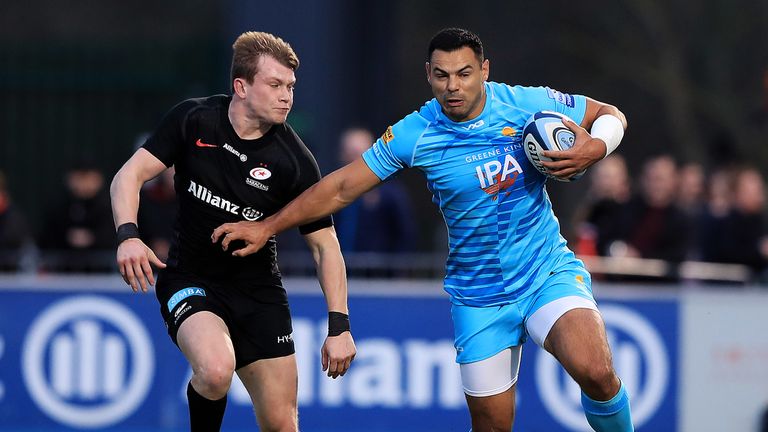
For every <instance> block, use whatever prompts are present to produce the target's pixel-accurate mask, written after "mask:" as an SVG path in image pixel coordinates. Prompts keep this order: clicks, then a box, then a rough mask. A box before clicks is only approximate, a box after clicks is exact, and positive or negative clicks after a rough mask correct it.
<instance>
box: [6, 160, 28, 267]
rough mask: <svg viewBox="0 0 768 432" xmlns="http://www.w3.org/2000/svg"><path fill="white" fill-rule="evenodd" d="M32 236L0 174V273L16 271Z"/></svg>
mask: <svg viewBox="0 0 768 432" xmlns="http://www.w3.org/2000/svg"><path fill="white" fill-rule="evenodd" d="M31 242H32V235H31V233H30V230H29V226H28V225H27V220H26V218H25V217H24V215H23V214H22V213H21V211H20V210H19V209H18V208H17V207H16V206H15V205H14V204H13V200H11V194H10V192H9V191H8V187H7V183H6V180H5V175H4V174H3V173H2V172H0V271H16V270H18V268H19V260H20V259H21V255H22V252H23V248H24V247H25V246H27V245H30V244H31Z"/></svg>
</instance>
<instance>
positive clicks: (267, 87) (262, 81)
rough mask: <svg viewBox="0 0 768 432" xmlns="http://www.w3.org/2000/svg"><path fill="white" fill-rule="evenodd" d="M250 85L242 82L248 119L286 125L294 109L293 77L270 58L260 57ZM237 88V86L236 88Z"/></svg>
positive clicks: (286, 69) (290, 71) (291, 73)
mask: <svg viewBox="0 0 768 432" xmlns="http://www.w3.org/2000/svg"><path fill="white" fill-rule="evenodd" d="M257 70H258V72H256V75H254V77H253V82H252V83H251V84H248V82H246V81H245V80H241V81H242V85H243V90H244V95H245V105H246V107H247V112H248V114H247V115H248V117H249V118H251V119H253V120H256V121H258V122H260V123H269V124H281V123H285V121H286V119H287V118H288V113H289V112H290V111H291V107H292V106H293V88H294V86H295V85H296V75H294V73H293V70H292V69H291V68H289V67H287V66H284V65H282V64H281V63H280V62H278V61H277V60H275V59H274V58H273V57H272V56H266V55H265V56H261V58H260V59H259V65H258V68H257ZM235 85H237V84H235Z"/></svg>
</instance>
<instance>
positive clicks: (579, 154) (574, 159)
mask: <svg viewBox="0 0 768 432" xmlns="http://www.w3.org/2000/svg"><path fill="white" fill-rule="evenodd" d="M563 124H564V125H565V126H566V127H567V128H568V129H570V130H571V131H572V132H573V134H574V135H575V136H574V143H573V147H571V148H569V149H568V150H562V151H558V150H546V151H544V152H542V154H543V155H544V156H546V157H548V158H551V159H555V160H554V161H552V162H543V161H542V165H544V167H545V168H547V170H549V174H550V175H553V176H555V177H558V178H561V179H567V178H569V177H571V176H573V175H576V174H578V173H580V172H582V171H584V170H585V169H587V168H589V167H590V166H592V165H593V164H594V163H595V162H597V161H599V160H601V159H602V158H603V156H604V155H605V151H606V146H605V143H604V142H603V140H601V139H597V138H592V135H590V134H589V132H587V130H586V129H584V128H583V127H581V126H579V125H577V124H576V123H574V122H572V121H570V120H567V119H563Z"/></svg>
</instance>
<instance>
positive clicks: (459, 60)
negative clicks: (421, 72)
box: [427, 47, 488, 122]
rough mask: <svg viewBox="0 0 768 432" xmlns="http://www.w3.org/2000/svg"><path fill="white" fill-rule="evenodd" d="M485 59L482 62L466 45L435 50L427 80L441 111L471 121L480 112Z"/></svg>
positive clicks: (483, 95)
mask: <svg viewBox="0 0 768 432" xmlns="http://www.w3.org/2000/svg"><path fill="white" fill-rule="evenodd" d="M487 79H488V60H487V59H486V60H484V61H483V62H482V63H481V62H480V60H478V58H477V56H476V55H475V52H474V51H472V49H471V48H469V47H462V48H459V49H457V50H455V51H450V52H449V51H442V50H435V51H433V52H432V57H431V58H430V61H429V62H428V63H427V81H428V82H429V85H430V86H432V94H433V95H434V96H435V98H436V99H437V101H438V102H439V103H440V106H442V107H443V113H445V115H446V116H448V118H450V119H451V120H453V121H457V122H460V121H466V120H471V119H473V118H475V117H477V116H479V115H480V113H481V112H483V107H484V106H485V86H484V83H485V80H487Z"/></svg>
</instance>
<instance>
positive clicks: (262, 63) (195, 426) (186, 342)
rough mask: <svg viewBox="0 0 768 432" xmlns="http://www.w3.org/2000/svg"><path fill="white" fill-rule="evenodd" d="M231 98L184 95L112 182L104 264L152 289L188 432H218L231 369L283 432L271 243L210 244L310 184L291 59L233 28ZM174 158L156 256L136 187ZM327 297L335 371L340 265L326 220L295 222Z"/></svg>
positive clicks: (290, 375) (287, 355)
mask: <svg viewBox="0 0 768 432" xmlns="http://www.w3.org/2000/svg"><path fill="white" fill-rule="evenodd" d="M233 51H234V52H233V57H232V76H231V78H232V92H233V94H232V96H225V95H217V96H211V97H207V98H200V99H190V100H186V101H183V102H181V103H180V104H178V105H176V106H175V107H174V108H173V109H171V111H170V112H169V113H168V114H167V115H166V116H165V118H164V119H163V120H162V122H161V123H160V125H159V126H158V128H157V130H156V131H155V132H154V134H153V135H152V136H151V137H150V138H149V139H148V140H147V141H146V143H145V144H144V145H143V147H142V148H140V149H139V150H137V151H136V153H135V154H134V155H133V156H132V157H131V158H130V159H129V160H128V162H126V163H125V165H123V167H122V168H121V169H120V171H119V172H118V173H117V174H116V175H115V178H114V180H113V182H112V187H111V193H112V208H113V212H114V217H115V226H116V227H118V228H117V236H118V242H119V246H118V249H117V262H118V266H119V269H120V273H121V275H122V276H123V279H124V280H125V281H126V283H128V284H129V285H130V286H131V287H132V288H133V290H134V291H139V290H141V291H145V292H146V291H147V287H148V285H154V282H155V280H154V277H153V273H152V268H151V265H155V266H157V267H159V268H161V270H160V272H159V275H158V279H157V288H156V294H157V298H158V301H159V302H160V310H161V313H162V316H163V319H164V320H165V324H166V326H167V327H168V333H169V334H170V336H171V338H172V339H173V341H174V342H175V343H176V345H178V347H179V348H180V349H181V351H182V353H184V356H185V357H186V359H187V360H188V361H189V363H190V365H191V367H192V372H193V374H192V380H191V381H190V383H189V385H188V387H187V396H188V399H189V410H190V424H191V430H193V431H213V430H219V429H220V427H221V421H222V418H223V416H224V409H225V407H226V394H227V391H228V390H229V386H230V383H231V381H232V376H233V372H237V374H238V376H239V377H240V379H241V380H242V382H243V384H245V387H246V389H247V390H248V393H249V394H250V396H251V400H252V402H253V406H254V410H255V412H256V418H257V421H258V423H259V426H260V428H261V430H262V431H296V430H298V420H297V416H298V415H297V368H296V359H295V355H294V345H293V339H292V337H291V333H292V327H291V317H290V314H289V308H288V300H287V296H286V292H285V289H283V287H282V284H281V280H280V273H279V270H278V267H277V254H276V244H275V239H274V238H272V239H271V240H270V241H269V243H268V244H267V245H266V246H265V247H264V248H262V249H261V250H260V251H259V252H257V253H255V254H253V255H249V256H247V257H240V256H233V255H232V254H230V253H229V252H225V251H223V250H222V248H221V246H220V245H218V244H212V243H211V241H210V233H211V232H212V231H213V229H214V228H216V227H218V226H219V225H221V224H222V223H226V222H235V221H242V220H246V221H254V220H258V219H261V218H264V217H266V216H269V215H271V214H273V213H275V212H277V211H278V210H279V209H280V208H281V207H283V206H284V205H285V204H287V203H288V202H290V201H291V200H292V199H293V198H295V197H296V196H298V195H299V194H300V193H301V192H302V191H304V190H305V189H307V188H309V187H310V186H311V185H312V184H314V183H316V182H317V181H318V180H319V179H320V172H319V169H318V167H317V163H316V162H315V159H314V157H313V156H312V154H311V153H310V152H309V150H308V149H307V148H306V146H305V145H304V143H303V142H302V141H301V139H300V138H299V137H298V135H296V133H295V132H294V131H293V129H291V127H290V126H289V125H288V124H287V123H286V118H287V116H288V113H289V111H290V110H291V106H292V104H293V90H294V84H295V82H296V78H295V75H294V71H295V70H296V68H297V67H298V66H299V60H298V58H297V56H296V54H295V53H294V51H293V49H291V47H290V46H289V45H288V44H287V43H285V42H284V41H283V40H282V39H280V38H277V37H275V36H273V35H271V34H268V33H261V32H246V33H243V34H242V35H240V37H238V39H237V40H236V41H235V43H234V45H233ZM170 166H175V168H176V175H175V188H176V195H177V197H178V201H179V209H178V216H177V219H176V223H175V238H174V242H173V244H172V246H171V249H170V252H169V256H168V260H167V263H162V262H161V261H160V260H159V259H158V258H157V257H156V256H155V254H154V252H153V251H152V250H151V249H150V248H148V247H147V246H146V245H145V244H144V243H143V242H142V241H141V240H139V235H138V233H139V228H140V227H137V226H136V215H137V211H138V207H139V190H140V189H141V187H142V185H143V184H144V183H145V182H146V181H148V180H150V179H152V178H153V177H155V176H157V175H158V174H160V173H161V172H162V171H163V170H165V169H166V168H167V167H170ZM299 230H300V232H301V233H302V234H303V235H304V238H305V239H306V241H307V244H308V245H309V248H310V250H311V251H312V255H313V257H314V259H315V262H316V266H317V273H318V278H319V280H320V286H321V288H322V290H323V293H324V294H325V299H326V302H327V304H328V315H329V326H328V327H329V332H328V337H327V338H326V340H325V343H324V344H323V347H322V352H321V358H322V367H323V370H326V371H327V373H328V376H330V377H332V378H336V377H338V376H341V375H344V373H345V372H346V371H347V369H348V368H349V366H350V363H351V361H352V359H353V358H354V356H355V344H354V341H353V339H352V336H351V333H350V332H349V317H348V309H347V285H346V273H345V268H344V261H343V258H342V256H341V251H340V249H339V243H338V240H337V239H336V234H335V231H334V228H333V221H332V219H331V218H330V217H329V218H325V219H320V220H318V221H316V222H313V223H310V224H307V225H304V226H301V227H300V228H299Z"/></svg>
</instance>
